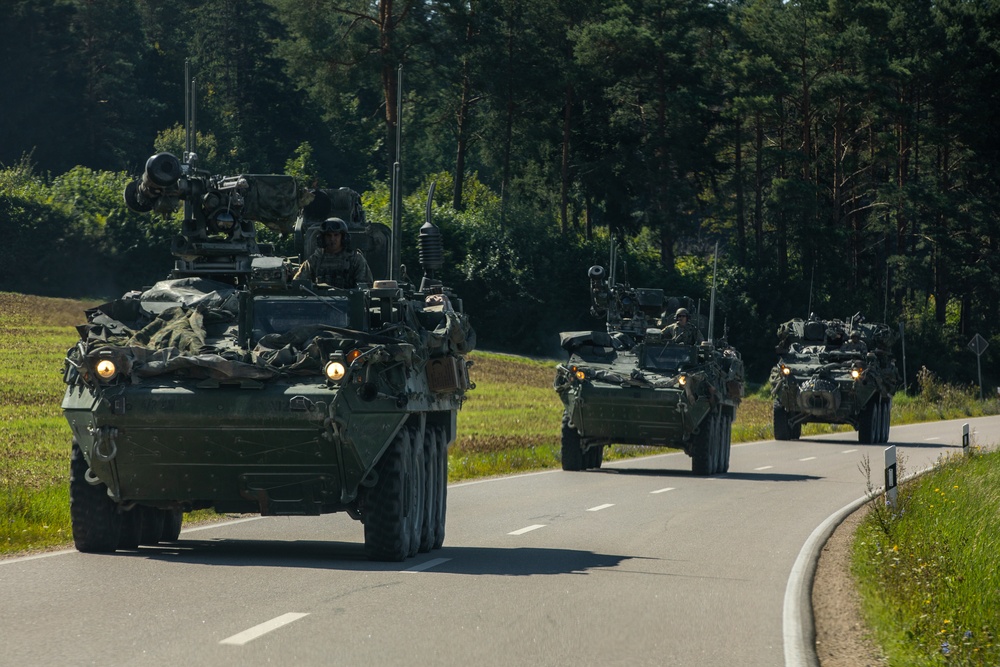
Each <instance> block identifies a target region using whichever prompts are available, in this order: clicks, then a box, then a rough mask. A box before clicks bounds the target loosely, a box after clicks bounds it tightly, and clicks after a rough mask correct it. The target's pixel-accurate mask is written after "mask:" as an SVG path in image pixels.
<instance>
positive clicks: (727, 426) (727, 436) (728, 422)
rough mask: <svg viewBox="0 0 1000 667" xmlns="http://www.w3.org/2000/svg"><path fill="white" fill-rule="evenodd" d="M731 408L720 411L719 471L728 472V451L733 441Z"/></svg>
mask: <svg viewBox="0 0 1000 667" xmlns="http://www.w3.org/2000/svg"><path fill="white" fill-rule="evenodd" d="M733 412H734V411H733V410H732V409H731V408H729V409H724V410H723V411H722V429H721V440H720V442H719V466H718V471H719V472H720V473H725V472H729V453H730V451H731V450H732V443H733Z"/></svg>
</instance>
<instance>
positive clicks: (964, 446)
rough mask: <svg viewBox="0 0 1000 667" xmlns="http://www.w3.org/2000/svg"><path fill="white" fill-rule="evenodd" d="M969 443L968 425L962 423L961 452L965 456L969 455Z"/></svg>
mask: <svg viewBox="0 0 1000 667" xmlns="http://www.w3.org/2000/svg"><path fill="white" fill-rule="evenodd" d="M971 444H972V443H971V442H970V440H969V425H968V424H962V453H963V454H965V455H966V456H968V455H969V446H970V445H971Z"/></svg>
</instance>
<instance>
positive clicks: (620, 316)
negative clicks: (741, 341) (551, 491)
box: [554, 255, 744, 475]
mask: <svg viewBox="0 0 1000 667" xmlns="http://www.w3.org/2000/svg"><path fill="white" fill-rule="evenodd" d="M612 266H614V255H612ZM606 276H607V273H606V271H605V270H604V268H603V267H601V266H594V267H592V268H591V269H590V272H589V277H590V292H591V301H592V307H591V313H592V314H593V315H594V316H596V317H602V316H605V315H606V316H607V330H606V331H570V332H564V333H562V334H560V336H559V339H560V344H561V346H562V348H563V349H564V350H565V351H566V352H567V353H568V355H569V357H568V359H567V361H566V362H565V363H562V364H559V366H558V367H557V370H556V378H555V383H554V386H555V390H556V392H558V394H559V397H560V398H561V399H562V402H563V405H564V411H563V420H562V468H563V470H584V469H588V468H600V467H601V463H602V461H603V458H604V447H605V446H606V445H609V444H612V443H618V444H630V445H647V446H654V447H674V448H678V449H683V450H684V452H685V453H686V454H687V455H688V456H690V457H691V469H692V471H693V472H694V473H695V474H697V475H714V474H718V473H724V472H726V471H728V470H729V451H730V434H731V428H732V423H733V419H734V418H735V416H736V407H737V406H738V405H739V403H740V400H741V398H742V397H743V393H744V379H743V361H742V359H741V358H740V355H739V353H738V352H737V351H736V350H735V349H733V348H732V347H730V346H729V345H727V344H726V343H725V342H724V341H721V340H716V341H713V340H711V338H709V340H708V341H705V342H700V343H696V344H691V343H679V342H675V341H674V340H672V339H670V337H668V336H666V335H664V334H662V333H661V330H660V328H659V326H660V324H662V322H660V321H659V319H660V318H659V316H660V314H661V313H663V312H664V309H666V313H667V314H669V315H673V314H674V313H675V312H676V309H677V308H678V307H680V306H685V305H686V306H689V309H690V305H691V304H690V302H689V301H687V300H684V299H681V298H676V297H675V298H665V297H664V294H663V290H661V289H649V288H632V287H630V286H629V285H627V284H624V283H616V282H615V279H614V277H613V276H612V277H610V278H607V277H606Z"/></svg>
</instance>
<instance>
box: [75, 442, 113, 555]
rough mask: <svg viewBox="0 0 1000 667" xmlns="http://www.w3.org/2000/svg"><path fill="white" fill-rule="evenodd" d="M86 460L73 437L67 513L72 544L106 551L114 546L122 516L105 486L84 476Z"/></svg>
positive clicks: (96, 551) (91, 549)
mask: <svg viewBox="0 0 1000 667" xmlns="http://www.w3.org/2000/svg"><path fill="white" fill-rule="evenodd" d="M88 469H89V466H88V465H87V460H86V459H85V458H84V457H83V451H82V450H81V449H80V445H79V444H77V442H76V440H73V451H72V454H71V455H70V463H69V513H70V519H71V521H72V525H73V544H75V545H76V548H77V550H78V551H82V552H84V553H109V552H112V551H114V550H115V549H117V548H118V537H119V535H120V534H121V524H122V517H121V514H119V513H118V507H117V506H116V505H115V502H114V501H113V500H111V498H109V497H108V487H107V486H105V485H104V484H97V485H96V486H95V485H93V484H90V483H89V482H87V480H86V479H85V477H84V476H85V475H86V474H87V470H88Z"/></svg>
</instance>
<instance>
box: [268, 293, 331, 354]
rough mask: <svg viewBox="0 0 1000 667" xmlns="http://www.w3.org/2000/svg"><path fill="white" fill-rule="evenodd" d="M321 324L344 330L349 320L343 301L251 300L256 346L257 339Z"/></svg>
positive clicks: (300, 298) (298, 299)
mask: <svg viewBox="0 0 1000 667" xmlns="http://www.w3.org/2000/svg"><path fill="white" fill-rule="evenodd" d="M313 324H325V325H327V326H332V327H345V328H346V327H347V326H348V325H349V324H350V317H349V316H348V311H347V297H336V296H334V297H325V298H324V299H322V300H320V299H317V298H315V297H284V298H282V297H261V298H257V299H254V304H253V332H252V335H251V338H252V339H253V342H254V343H256V341H257V340H258V339H260V338H261V336H266V335H268V334H274V333H277V334H284V333H288V332H289V331H292V330H293V329H296V328H298V327H302V326H308V325H313Z"/></svg>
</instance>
